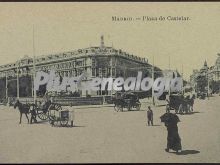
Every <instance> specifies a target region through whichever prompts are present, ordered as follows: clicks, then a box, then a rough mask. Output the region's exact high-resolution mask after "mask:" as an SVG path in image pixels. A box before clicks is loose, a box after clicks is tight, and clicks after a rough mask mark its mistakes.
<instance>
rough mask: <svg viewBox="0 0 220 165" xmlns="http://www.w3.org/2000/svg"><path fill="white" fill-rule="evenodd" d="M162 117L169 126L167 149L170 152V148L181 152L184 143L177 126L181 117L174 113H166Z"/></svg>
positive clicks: (162, 120)
mask: <svg viewBox="0 0 220 165" xmlns="http://www.w3.org/2000/svg"><path fill="white" fill-rule="evenodd" d="M160 119H161V122H164V123H165V126H166V127H167V147H166V149H165V151H166V152H169V150H170V149H172V150H174V151H176V153H180V152H181V150H182V145H181V138H180V136H179V133H178V126H177V123H178V122H180V120H179V117H178V116H177V115H176V114H173V113H165V114H163V115H162V116H161V117H160Z"/></svg>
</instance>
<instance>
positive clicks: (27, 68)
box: [0, 36, 162, 98]
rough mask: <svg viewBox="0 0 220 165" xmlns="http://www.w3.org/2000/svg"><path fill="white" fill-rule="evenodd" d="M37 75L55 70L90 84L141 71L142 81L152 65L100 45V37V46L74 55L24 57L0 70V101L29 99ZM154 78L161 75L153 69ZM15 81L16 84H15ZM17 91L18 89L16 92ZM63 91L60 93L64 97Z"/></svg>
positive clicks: (98, 92)
mask: <svg viewBox="0 0 220 165" xmlns="http://www.w3.org/2000/svg"><path fill="white" fill-rule="evenodd" d="M34 62H35V73H36V72H38V71H44V72H49V71H50V70H55V72H56V74H57V75H58V76H60V77H61V78H62V77H64V76H66V77H77V76H80V75H81V74H82V73H84V72H86V73H87V77H86V78H85V79H83V81H90V80H91V79H92V78H94V77H101V78H102V77H105V78H107V77H112V78H113V79H114V78H116V77H124V78H126V77H136V76H137V72H138V71H142V73H143V77H146V76H148V77H151V75H152V65H150V64H149V63H148V60H147V59H145V58H141V57H138V56H134V55H132V54H129V53H127V52H124V51H122V50H121V49H119V50H118V49H115V48H113V47H107V46H105V45H104V37H103V36H102V37H101V45H100V46H98V47H89V48H85V49H78V50H76V51H69V52H63V53H59V54H53V55H45V56H38V57H36V58H35V60H33V58H30V57H28V56H25V57H24V58H22V59H20V60H18V61H16V62H15V63H11V64H7V65H2V66H0V86H1V88H0V90H1V91H0V93H1V95H0V97H1V98H4V97H31V96H33V75H34V68H33V66H34V65H33V63H34ZM154 71H155V72H154V73H155V78H156V77H159V76H161V75H162V71H161V70H160V69H159V68H158V67H154ZM18 80H19V81H18ZM17 87H19V88H17ZM45 90H46V89H45V86H42V87H40V89H39V91H38V92H37V94H38V95H44V93H45V92H46V91H45ZM65 92H66V91H63V93H65ZM77 92H78V94H79V95H80V96H86V95H91V96H96V95H111V94H112V93H113V92H114V91H107V90H104V91H103V90H101V89H100V90H99V91H96V92H94V91H87V90H83V89H82V90H79V91H77Z"/></svg>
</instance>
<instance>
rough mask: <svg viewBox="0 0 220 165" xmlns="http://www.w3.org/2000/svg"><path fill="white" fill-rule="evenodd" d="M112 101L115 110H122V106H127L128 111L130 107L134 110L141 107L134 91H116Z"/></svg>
mask: <svg viewBox="0 0 220 165" xmlns="http://www.w3.org/2000/svg"><path fill="white" fill-rule="evenodd" d="M113 102H114V104H115V106H114V109H115V110H116V111H123V109H124V108H127V110H128V111H130V110H132V108H135V109H136V110H140V108H141V103H140V101H139V98H138V97H137V95H135V94H134V93H123V92H117V93H116V94H115V97H113Z"/></svg>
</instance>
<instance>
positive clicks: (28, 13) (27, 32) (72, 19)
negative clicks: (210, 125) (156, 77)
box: [0, 2, 220, 80]
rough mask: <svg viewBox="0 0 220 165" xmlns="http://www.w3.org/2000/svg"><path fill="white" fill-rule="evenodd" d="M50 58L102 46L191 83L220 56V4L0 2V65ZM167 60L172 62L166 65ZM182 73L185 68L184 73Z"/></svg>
mask: <svg viewBox="0 0 220 165" xmlns="http://www.w3.org/2000/svg"><path fill="white" fill-rule="evenodd" d="M112 16H116V17H132V18H136V17H140V18H142V17H143V16H148V17H157V18H159V17H160V16H163V17H165V18H167V17H168V16H172V17H176V16H184V17H189V18H190V19H189V20H188V21H168V20H167V19H165V21H130V22H129V21H124V22H123V21H122V22H116V21H112ZM33 26H34V36H35V37H34V38H35V44H34V45H35V55H36V56H39V55H49V54H54V53H59V52H64V51H71V50H77V49H80V48H87V47H90V46H99V45H100V36H101V35H104V40H105V45H106V46H112V45H113V47H114V48H116V49H122V50H124V51H126V52H128V53H131V54H134V55H137V56H140V57H145V58H147V59H148V61H149V63H151V64H152V61H153V58H154V64H155V65H156V66H158V67H160V68H161V69H169V67H170V69H177V70H178V71H179V72H180V73H182V72H183V76H184V79H187V80H188V79H189V76H190V74H192V71H193V69H200V68H201V67H202V66H203V64H204V61H205V60H206V61H207V63H208V66H211V65H214V63H215V60H216V59H217V53H220V35H219V34H220V3H215V2H203V3H202V2H185V3H184V2H181V3H177V2H170V3H169V2H166V3H161V2H138V3H134V2H126V3H122V2H120V3H119V2H105V3H101V2H92V3H88V2H75V3H70V2H65V3H60V2H53V3H49V2H44V3H34V2H32V3H0V65H2V64H7V63H12V62H15V61H16V60H18V59H19V58H22V57H24V56H25V55H28V56H33ZM169 59H170V60H169ZM182 68H183V69H182Z"/></svg>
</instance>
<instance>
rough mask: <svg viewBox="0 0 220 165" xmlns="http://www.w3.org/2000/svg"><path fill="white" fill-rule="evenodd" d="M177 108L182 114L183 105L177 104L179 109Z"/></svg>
mask: <svg viewBox="0 0 220 165" xmlns="http://www.w3.org/2000/svg"><path fill="white" fill-rule="evenodd" d="M178 110H179V113H180V114H183V105H182V104H180V106H179V109H178Z"/></svg>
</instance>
